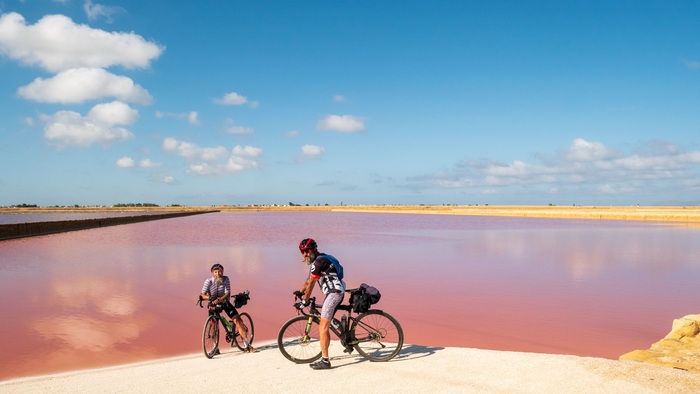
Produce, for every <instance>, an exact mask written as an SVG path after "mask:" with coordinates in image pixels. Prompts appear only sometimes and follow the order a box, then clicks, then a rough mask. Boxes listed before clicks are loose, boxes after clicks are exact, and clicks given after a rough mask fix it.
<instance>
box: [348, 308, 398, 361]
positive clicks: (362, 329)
mask: <svg viewBox="0 0 700 394" xmlns="http://www.w3.org/2000/svg"><path fill="white" fill-rule="evenodd" d="M351 335H352V337H351V338H350V343H351V344H353V345H354V346H355V350H357V352H358V353H360V354H361V355H362V356H363V357H364V358H366V359H368V360H370V361H389V360H391V359H392V358H394V357H395V356H396V355H397V354H399V352H400V351H401V347H403V330H402V329H401V325H400V324H399V322H398V321H397V320H396V319H394V317H393V316H391V315H390V314H388V313H386V312H384V311H380V310H370V311H368V312H367V313H363V314H361V315H360V316H358V317H357V318H356V319H355V321H354V322H353V324H352V328H351Z"/></svg>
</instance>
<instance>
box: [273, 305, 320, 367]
mask: <svg viewBox="0 0 700 394" xmlns="http://www.w3.org/2000/svg"><path fill="white" fill-rule="evenodd" d="M318 323H319V319H318V317H308V316H297V317H293V318H291V319H289V321H287V322H286V323H284V325H283V326H282V328H280V332H279V334H277V345H278V346H279V349H280V352H282V354H283V355H284V357H286V358H287V359H288V360H290V361H293V362H295V363H297V364H304V363H310V362H312V361H315V360H318V358H319V357H321V342H320V340H319V330H318Z"/></svg>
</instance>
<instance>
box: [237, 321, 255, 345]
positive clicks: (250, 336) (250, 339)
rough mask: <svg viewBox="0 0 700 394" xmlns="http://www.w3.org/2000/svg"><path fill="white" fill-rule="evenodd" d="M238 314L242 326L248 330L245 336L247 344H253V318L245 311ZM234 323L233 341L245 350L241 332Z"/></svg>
mask: <svg viewBox="0 0 700 394" xmlns="http://www.w3.org/2000/svg"><path fill="white" fill-rule="evenodd" d="M238 316H239V317H240V318H241V321H242V322H243V326H245V328H246V329H247V330H248V337H247V338H246V339H247V340H248V343H249V344H251V345H252V344H253V337H255V328H254V327H253V319H252V318H251V317H250V315H249V314H247V313H246V312H243V313H239V314H238ZM235 324H236V323H234V326H233V327H234V328H235V329H236V335H234V337H233V342H235V343H236V347H237V348H239V349H241V350H243V351H245V350H246V346H245V343H244V342H243V338H242V336H241V334H240V333H239V332H238V327H236V326H235Z"/></svg>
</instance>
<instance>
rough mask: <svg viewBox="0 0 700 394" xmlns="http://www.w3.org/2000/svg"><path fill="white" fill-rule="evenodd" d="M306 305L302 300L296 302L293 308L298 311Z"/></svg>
mask: <svg viewBox="0 0 700 394" xmlns="http://www.w3.org/2000/svg"><path fill="white" fill-rule="evenodd" d="M306 305H307V302H306V301H304V300H301V301H299V302H297V303H296V304H294V307H295V308H297V309H298V310H302V309H304V308H306Z"/></svg>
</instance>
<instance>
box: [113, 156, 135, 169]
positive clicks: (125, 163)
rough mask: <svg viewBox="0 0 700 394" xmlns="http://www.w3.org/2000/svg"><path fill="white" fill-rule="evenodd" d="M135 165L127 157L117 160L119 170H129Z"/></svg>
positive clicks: (132, 160)
mask: <svg viewBox="0 0 700 394" xmlns="http://www.w3.org/2000/svg"><path fill="white" fill-rule="evenodd" d="M134 165H135V163H134V159H132V158H131V157H128V156H124V157H122V158H121V159H119V160H117V167H121V168H131V167H133V166H134Z"/></svg>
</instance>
